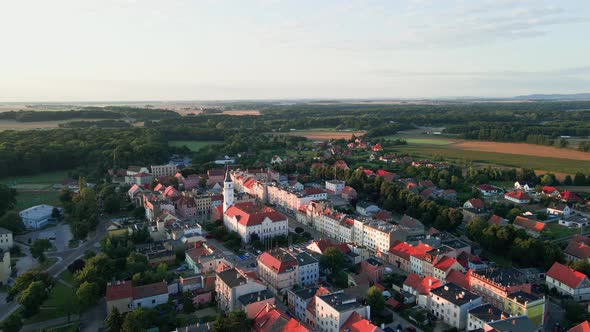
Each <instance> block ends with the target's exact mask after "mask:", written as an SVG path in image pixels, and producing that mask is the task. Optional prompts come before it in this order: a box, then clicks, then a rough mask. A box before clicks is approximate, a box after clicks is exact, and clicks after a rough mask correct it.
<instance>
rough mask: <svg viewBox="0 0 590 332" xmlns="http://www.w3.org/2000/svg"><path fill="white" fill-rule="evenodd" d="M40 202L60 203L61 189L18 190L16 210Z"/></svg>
mask: <svg viewBox="0 0 590 332" xmlns="http://www.w3.org/2000/svg"><path fill="white" fill-rule="evenodd" d="M39 204H48V205H54V206H55V205H60V204H61V202H60V201H59V191H55V190H43V191H41V190H37V191H34V190H26V191H24V190H18V195H17V196H16V207H15V210H17V211H21V210H24V209H27V208H30V207H31V206H35V205H39Z"/></svg>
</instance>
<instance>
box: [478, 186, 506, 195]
mask: <svg viewBox="0 0 590 332" xmlns="http://www.w3.org/2000/svg"><path fill="white" fill-rule="evenodd" d="M477 190H479V192H480V193H482V194H483V195H484V196H491V195H497V194H499V193H501V192H502V190H501V189H500V188H498V187H494V186H492V185H489V184H480V185H479V186H477Z"/></svg>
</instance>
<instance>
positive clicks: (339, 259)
mask: <svg viewBox="0 0 590 332" xmlns="http://www.w3.org/2000/svg"><path fill="white" fill-rule="evenodd" d="M346 262H347V261H346V256H344V254H343V253H342V252H341V251H340V250H338V249H336V248H334V247H331V248H328V249H326V250H325V251H324V254H323V255H322V256H320V267H321V268H322V269H323V270H328V271H330V272H336V271H340V270H342V269H343V268H344V267H345V266H346Z"/></svg>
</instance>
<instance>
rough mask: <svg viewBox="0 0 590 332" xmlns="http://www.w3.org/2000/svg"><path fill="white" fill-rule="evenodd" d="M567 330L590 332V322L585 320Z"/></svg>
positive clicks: (571, 331) (569, 331)
mask: <svg viewBox="0 0 590 332" xmlns="http://www.w3.org/2000/svg"><path fill="white" fill-rule="evenodd" d="M567 332H590V323H588V321H587V320H585V321H583V322H581V323H580V324H578V325H576V326H574V327H572V328H571V329H569V330H567Z"/></svg>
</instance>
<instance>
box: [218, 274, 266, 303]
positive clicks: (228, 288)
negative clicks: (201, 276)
mask: <svg viewBox="0 0 590 332" xmlns="http://www.w3.org/2000/svg"><path fill="white" fill-rule="evenodd" d="M265 289H266V286H265V285H264V284H263V283H262V282H261V281H260V280H258V278H257V277H256V274H255V273H254V272H245V271H243V270H241V269H237V268H232V269H228V270H225V271H222V272H219V273H217V278H216V279H215V292H216V294H217V304H218V306H219V308H221V309H222V310H225V311H232V310H237V309H239V308H240V304H239V297H240V296H242V295H246V294H250V293H256V292H261V291H263V290H265Z"/></svg>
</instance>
